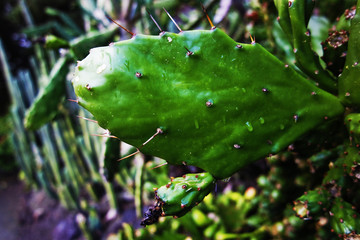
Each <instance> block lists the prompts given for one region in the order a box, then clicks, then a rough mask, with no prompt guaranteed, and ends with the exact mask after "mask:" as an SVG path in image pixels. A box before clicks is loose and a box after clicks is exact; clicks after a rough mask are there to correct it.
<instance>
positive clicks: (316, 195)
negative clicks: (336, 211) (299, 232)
mask: <svg viewBox="0 0 360 240" xmlns="http://www.w3.org/2000/svg"><path fill="white" fill-rule="evenodd" d="M330 197H331V195H330V193H329V192H328V191H327V190H325V189H321V188H318V189H315V190H312V191H309V192H306V193H305V194H304V195H302V196H301V197H299V198H298V199H297V200H296V201H295V202H294V208H293V210H294V211H295V212H296V215H297V216H298V217H300V218H303V219H312V218H314V217H315V218H318V217H319V216H323V215H324V213H325V211H326V210H329V209H328V208H329V207H330Z"/></svg>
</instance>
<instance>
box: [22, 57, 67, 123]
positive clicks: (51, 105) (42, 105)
mask: <svg viewBox="0 0 360 240" xmlns="http://www.w3.org/2000/svg"><path fill="white" fill-rule="evenodd" d="M70 61H71V59H70V58H69V57H68V56H65V57H62V58H60V59H59V60H58V61H57V63H56V64H55V65H54V67H53V69H52V70H51V73H50V76H49V78H50V82H49V84H48V85H47V86H46V87H45V88H44V89H41V90H40V92H39V93H38V95H37V97H36V99H35V101H34V103H33V104H32V105H31V106H30V108H29V109H28V110H27V111H26V113H25V118H24V126H25V127H26V128H27V129H30V130H37V129H39V128H40V127H42V126H43V125H44V124H46V123H48V122H49V121H51V120H52V119H53V118H54V117H55V116H56V115H57V114H58V106H59V103H60V102H61V101H62V99H64V98H65V80H66V75H67V74H68V72H69V66H68V63H69V62H70Z"/></svg>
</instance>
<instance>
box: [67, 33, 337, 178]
mask: <svg viewBox="0 0 360 240" xmlns="http://www.w3.org/2000/svg"><path fill="white" fill-rule="evenodd" d="M73 85H74V88H75V92H76V94H77V96H78V102H79V104H80V105H81V106H83V107H84V108H86V109H87V110H89V111H90V112H91V113H92V114H93V115H94V117H95V118H96V120H97V121H98V122H99V125H100V126H101V127H103V128H105V129H108V130H109V131H110V132H111V133H112V135H115V136H117V137H119V138H120V139H121V140H123V141H125V142H127V143H129V144H131V145H133V146H136V147H137V148H141V151H142V152H143V153H145V154H150V155H154V156H158V157H161V158H163V159H165V160H167V161H168V162H169V163H171V164H189V165H194V166H197V167H200V168H202V169H204V170H206V171H208V172H210V173H211V174H212V175H213V176H214V177H215V178H217V179H222V178H226V177H229V176H231V175H232V174H233V173H234V172H236V171H238V170H239V169H240V168H242V167H243V166H245V165H247V164H248V163H250V162H253V161H256V160H258V159H260V158H262V157H264V156H266V155H268V154H271V153H277V152H279V151H280V150H282V149H283V148H284V147H287V146H288V145H289V144H290V143H292V142H293V141H294V140H296V139H297V138H299V137H300V136H301V135H303V134H304V133H306V132H308V131H310V130H311V129H314V128H316V127H317V126H318V125H320V124H325V123H326V122H327V121H329V120H331V119H334V118H336V117H338V116H340V115H341V114H342V113H343V106H342V105H341V104H340V102H339V100H338V99H337V98H336V97H334V96H333V95H331V94H329V93H327V92H325V91H323V90H321V89H320V88H318V87H316V86H315V85H314V84H313V83H312V82H310V81H309V80H306V79H305V78H303V77H302V76H301V75H300V74H298V73H297V72H296V71H294V70H293V69H292V68H291V67H289V66H288V65H285V64H283V63H282V62H280V61H279V60H278V59H277V58H275V57H274V56H273V55H271V54H270V53H269V52H267V51H266V50H265V49H264V48H263V47H261V46H260V45H259V44H256V43H254V42H253V43H252V44H239V43H236V42H235V41H233V40H232V39H231V38H230V37H228V36H227V35H226V34H225V33H224V32H223V31H221V30H219V29H214V30H209V31H205V30H197V31H182V32H180V33H179V34H175V33H162V34H160V36H145V35H141V34H138V35H135V36H134V37H133V38H132V39H130V40H126V41H121V42H117V43H114V44H111V45H110V46H108V47H100V48H95V49H92V50H91V52H90V54H89V55H88V56H87V57H86V58H85V59H84V60H82V61H81V62H79V63H78V66H77V70H76V74H75V78H74V80H73ZM156 129H161V131H160V132H161V134H158V135H157V136H156V137H154V138H153V139H152V140H151V141H150V142H148V143H147V144H146V145H145V146H143V143H144V142H146V140H147V139H149V137H150V136H152V135H153V134H154V133H155V132H156Z"/></svg>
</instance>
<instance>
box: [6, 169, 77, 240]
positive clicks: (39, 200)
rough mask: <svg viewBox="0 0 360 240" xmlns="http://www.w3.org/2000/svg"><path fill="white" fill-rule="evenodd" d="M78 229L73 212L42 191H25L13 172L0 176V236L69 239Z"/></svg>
mask: <svg viewBox="0 0 360 240" xmlns="http://www.w3.org/2000/svg"><path fill="white" fill-rule="evenodd" d="M80 235H81V233H80V230H79V229H78V227H77V226H76V223H75V213H74V212H71V211H67V210H66V209H64V208H62V207H61V206H60V205H59V204H58V203H57V201H55V200H53V199H51V198H49V197H48V196H47V195H46V194H45V193H44V192H43V191H34V190H32V191H29V190H27V189H26V187H25V185H24V184H23V183H22V182H21V181H19V180H18V179H17V177H16V176H10V177H1V178H0V240H20V239H21V240H38V239H54V240H60V239H61V240H70V239H79V237H80Z"/></svg>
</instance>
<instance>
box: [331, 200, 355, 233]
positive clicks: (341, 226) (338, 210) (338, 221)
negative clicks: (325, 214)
mask: <svg viewBox="0 0 360 240" xmlns="http://www.w3.org/2000/svg"><path fill="white" fill-rule="evenodd" d="M330 224H331V227H332V229H333V230H334V231H335V232H336V233H337V234H350V233H352V232H354V233H357V234H359V233H360V218H359V214H358V213H357V212H356V211H355V208H354V207H353V206H351V204H350V203H348V202H346V201H344V200H342V199H341V198H336V199H335V200H334V204H333V207H332V208H331V210H330Z"/></svg>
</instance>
